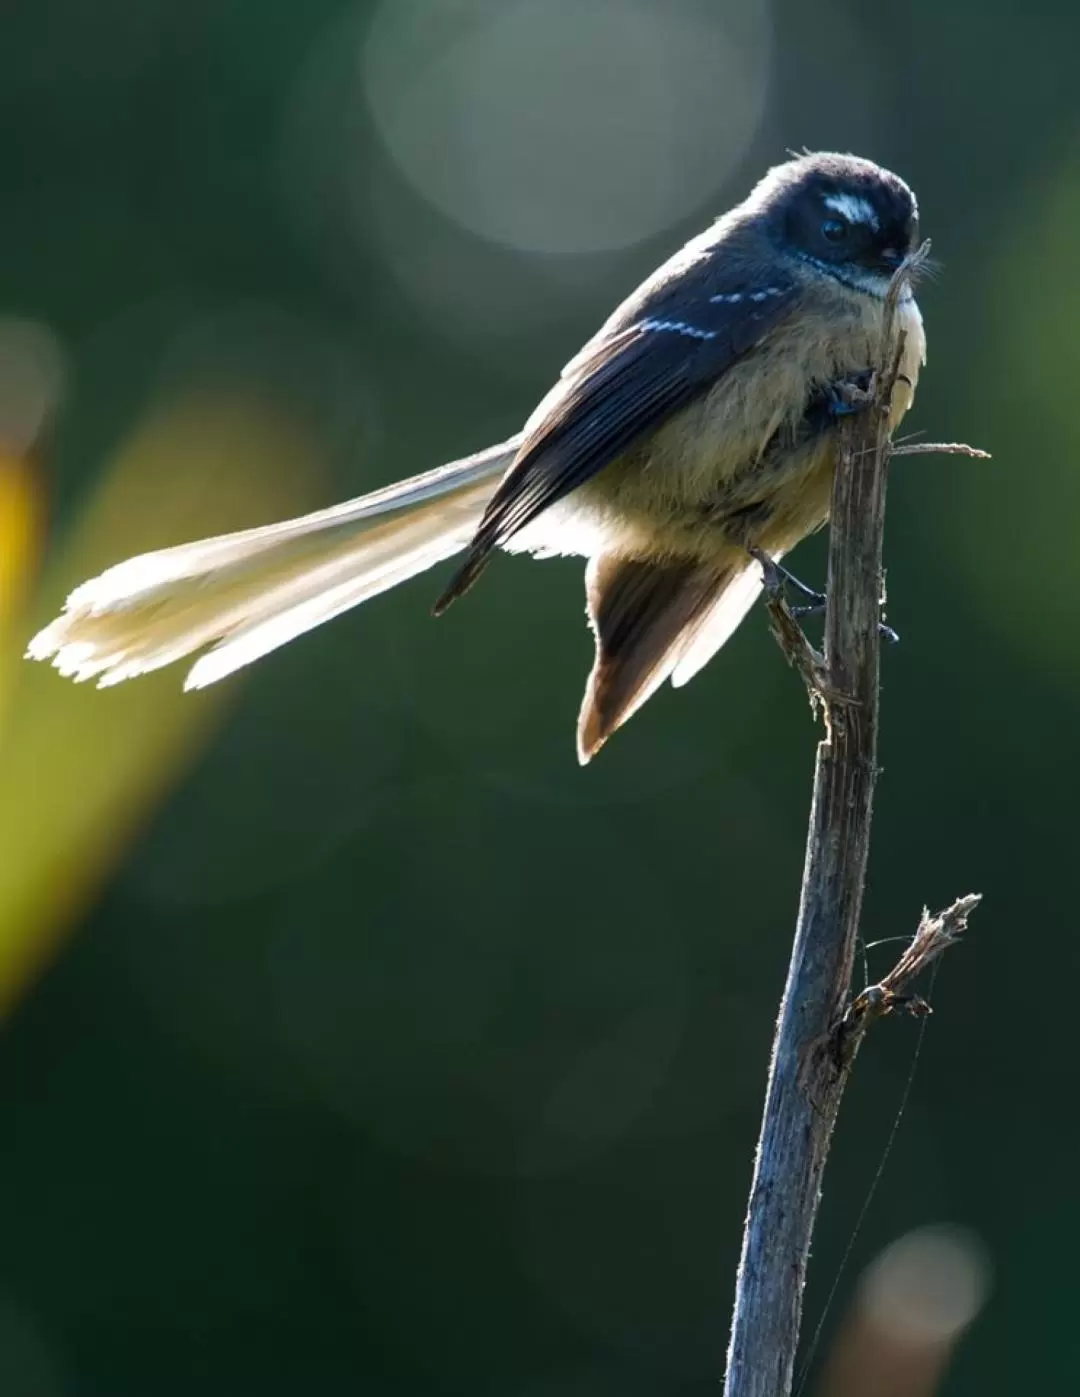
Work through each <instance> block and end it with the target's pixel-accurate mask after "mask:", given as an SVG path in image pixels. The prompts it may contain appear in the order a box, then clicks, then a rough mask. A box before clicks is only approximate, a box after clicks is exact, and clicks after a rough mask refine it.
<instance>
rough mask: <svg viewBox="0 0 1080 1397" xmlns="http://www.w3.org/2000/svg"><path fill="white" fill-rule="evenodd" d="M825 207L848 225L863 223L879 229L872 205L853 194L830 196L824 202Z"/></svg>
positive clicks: (879, 224) (879, 225) (878, 222)
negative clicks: (838, 215) (839, 215)
mask: <svg viewBox="0 0 1080 1397" xmlns="http://www.w3.org/2000/svg"><path fill="white" fill-rule="evenodd" d="M825 207H826V208H827V209H832V210H833V212H834V213H838V214H841V215H842V216H843V217H844V218H846V219H847V221H848V222H849V223H865V224H866V225H867V226H868V227H870V228H874V229H877V228H880V227H881V223H880V221H879V219H878V216H877V214H876V213H875V212H874V206H873V204H871V203H870V201H869V200H868V199H860V198H859V197H858V196H857V195H855V194H830V195H829V197H828V198H827V199H826V200H825Z"/></svg>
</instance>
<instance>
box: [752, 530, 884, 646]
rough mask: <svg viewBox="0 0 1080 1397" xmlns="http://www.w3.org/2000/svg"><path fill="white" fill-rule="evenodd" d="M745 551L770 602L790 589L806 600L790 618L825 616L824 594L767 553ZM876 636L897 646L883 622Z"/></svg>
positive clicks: (794, 607)
mask: <svg viewBox="0 0 1080 1397" xmlns="http://www.w3.org/2000/svg"><path fill="white" fill-rule="evenodd" d="M747 551H748V552H749V554H750V556H751V558H753V559H754V561H755V562H756V563H758V564H759V565H760V567H761V571H762V574H763V576H764V579H765V594H766V596H767V597H768V598H769V599H770V600H771V601H775V600H777V599H778V598H780V597H783V596H784V594H785V588H788V587H790V588H791V589H792V590H793V591H795V592H798V593H799V595H800V596H803V597H805V598H806V599H807V600H806V601H805V602H802V603H800V605H798V606H793V607H792V608H791V614H792V616H794V617H796V618H797V619H798V620H802V618H803V617H804V616H823V615H824V614H825V608H826V606H827V605H828V601H829V599H828V597H827V595H826V594H825V593H824V592H818V591H815V590H814V588H813V587H808V586H807V584H806V583H805V582H802V581H800V579H799V578H797V577H796V576H795V574H794V573H793V572H789V571H788V569H787V568H785V567H781V565H780V564H779V563H778V562H777V561H776V559H775V558H770V557H769V555H768V553H765V552H763V551H762V550H761V549H760V548H749V549H748V550H747ZM878 634H879V635H880V636H881V638H882V639H883V640H887V641H889V643H890V644H892V645H897V644H899V641H900V637H899V635H898V634H897V633H896V631H894V630H893V628H892V626H887V625H886V624H885V622H884V621H881V622H879V623H878Z"/></svg>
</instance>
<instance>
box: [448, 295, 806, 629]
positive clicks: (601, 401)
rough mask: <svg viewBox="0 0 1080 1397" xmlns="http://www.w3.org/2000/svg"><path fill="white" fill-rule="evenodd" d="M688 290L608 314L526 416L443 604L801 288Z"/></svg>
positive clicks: (714, 370)
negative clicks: (628, 315) (627, 315)
mask: <svg viewBox="0 0 1080 1397" xmlns="http://www.w3.org/2000/svg"><path fill="white" fill-rule="evenodd" d="M686 291H687V288H686V287H685V285H683V286H682V287H671V286H669V287H668V288H666V290H665V292H664V294H658V295H656V296H653V297H650V298H648V299H645V300H643V302H641V303H639V304H638V305H636V306H635V307H634V308H633V309H634V312H635V313H634V315H633V318H632V319H630V323H625V320H624V323H622V324H618V323H614V324H612V323H609V326H608V327H605V329H604V330H603V331H601V333H600V334H599V335H598V336H597V337H596V338H595V339H594V340H592V341H591V342H590V343H589V344H588V345H586V347H585V349H584V350H582V352H581V353H580V354H579V355H578V356H577V357H576V358H575V359H573V360H572V361H571V362H570V364H568V365H567V367H566V369H565V370H564V373H563V378H562V379H561V380H560V382H559V384H558V385H557V387H556V389H555V390H554V391H553V392H552V393H551V394H549V396H548V398H547V399H546V400H545V402H544V403H543V404H541V407H540V409H539V410H538V411H537V412H536V413H534V415H533V418H532V419H531V421H530V422H529V423H528V424H527V426H526V428H525V432H524V434H523V437H522V442H521V445H520V447H519V448H518V453H517V456H516V458H515V460H514V463H513V465H512V466H511V467H510V469H509V470H508V471H507V473H506V475H505V476H504V477H503V480H502V482H501V483H500V485H499V488H498V490H497V491H496V492H495V494H494V496H493V497H492V500H491V502H490V504H489V505H488V508H487V510H486V511H485V514H484V518H483V520H482V521H481V523H480V526H479V528H478V529H477V532H476V536H475V538H474V539H473V542H472V545H471V546H470V549H469V554H468V557H467V558H466V560H465V563H464V564H463V566H462V567H461V569H460V570H459V571H458V573H457V574H456V576H455V577H454V578H453V579H452V580H451V582H450V585H449V586H448V587H447V589H446V591H445V592H444V593H443V596H442V597H441V598H440V600H439V602H438V603H437V604H436V610H437V611H438V610H442V609H443V608H444V607H445V606H447V605H449V603H450V602H451V601H453V600H454V598H455V597H457V596H459V595H460V594H461V593H462V592H464V591H465V590H466V588H468V587H469V586H470V585H471V584H472V582H473V581H474V580H475V578H476V577H477V575H478V574H479V572H480V571H481V569H482V568H483V566H484V563H485V561H486V559H487V556H488V554H489V553H490V551H491V549H493V548H496V547H498V546H499V545H500V544H501V543H504V542H505V541H506V540H507V539H508V538H509V537H510V536H511V535H512V534H515V533H516V532H517V531H518V530H519V529H521V528H523V527H524V526H525V525H526V524H528V523H529V522H530V521H531V520H533V519H535V518H536V516H537V515H538V514H540V513H541V512H542V511H543V510H545V509H547V508H548V506H549V505H552V504H554V503H555V501H556V500H558V499H561V498H562V497H563V496H564V495H567V494H569V493H570V491H571V490H574V489H576V488H577V487H578V486H579V485H582V484H583V483H584V482H585V481H586V480H588V479H590V477H592V476H594V475H595V474H596V473H597V472H598V471H600V470H601V469H602V468H603V467H604V466H606V465H607V464H608V462H609V461H612V460H614V459H615V458H616V457H617V456H619V455H620V454H621V453H622V452H623V451H625V450H626V449H627V448H628V447H630V446H631V445H632V444H633V443H634V442H635V441H637V440H638V438H640V437H642V436H643V435H645V434H646V433H647V432H649V431H650V430H652V429H654V428H655V427H657V426H658V425H659V424H660V423H661V422H662V421H663V420H664V419H665V418H667V417H670V416H671V415H672V414H673V413H674V412H676V411H677V410H678V409H679V408H681V407H683V406H684V405H685V404H687V403H688V402H690V401H691V400H692V399H693V398H695V397H696V396H697V395H698V394H699V393H701V392H703V391H704V390H705V389H706V388H707V387H708V386H709V385H710V384H712V383H714V382H715V381H716V380H717V379H718V378H719V377H720V376H721V375H722V374H723V373H725V372H726V371H727V370H728V369H729V368H730V367H731V365H732V364H734V363H735V362H736V361H737V360H738V359H739V358H740V357H741V356H742V355H744V354H745V353H746V352H747V351H748V350H750V349H752V348H753V347H754V346H755V345H756V344H758V343H759V342H760V341H761V340H762V338H763V337H764V336H765V335H766V334H767V333H768V332H769V331H770V330H771V329H773V327H774V326H776V325H777V324H778V323H779V322H780V321H781V320H783V319H784V318H785V317H786V316H787V315H788V314H789V312H790V311H791V309H792V306H793V304H794V302H795V299H796V297H797V294H798V293H797V288H796V286H795V285H794V284H791V283H787V282H765V283H764V284H762V285H761V287H760V288H757V289H753V288H752V289H749V290H737V289H733V288H732V289H725V288H724V285H723V283H722V282H721V283H720V284H719V285H718V284H717V282H716V280H715V279H712V280H711V282H709V283H706V284H705V285H703V286H702V287H701V290H700V293H699V294H698V295H696V296H694V295H690V296H687V294H686Z"/></svg>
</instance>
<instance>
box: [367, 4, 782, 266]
mask: <svg viewBox="0 0 1080 1397" xmlns="http://www.w3.org/2000/svg"><path fill="white" fill-rule="evenodd" d="M768 59H769V14H768V3H767V0H732V3H730V4H727V5H724V6H717V5H715V3H712V0H682V3H680V4H679V5H671V4H668V3H664V0H463V2H462V3H457V4H453V5H449V4H444V3H438V0H383V3H382V5H381V7H380V8H379V10H378V11H377V12H376V15H375V17H374V20H373V22H372V25H371V28H370V30H369V31H368V36H367V41H366V43H365V45H364V48H363V53H362V76H363V83H364V91H365V95H366V98H367V102H368V106H369V109H370V111H371V113H372V116H373V119H374V122H375V125H376V127H377V129H378V131H379V133H380V136H381V138H382V141H383V143H384V145H385V147H386V149H387V151H388V152H389V154H390V155H391V157H392V158H393V160H394V162H395V164H396V166H397V168H398V169H399V170H400V172H401V174H402V175H403V176H404V178H405V179H406V180H407V181H408V182H409V183H410V184H411V185H412V186H413V187H414V188H415V189H416V190H417V191H418V192H419V193H421V194H422V195H423V196H424V197H425V198H426V199H428V200H429V201H430V202H431V203H433V204H434V205H435V206H436V207H438V209H439V210H440V211H441V212H442V213H443V214H444V215H445V216H447V217H448V218H450V219H452V220H453V221H454V222H456V223H458V224H459V225H461V226H462V227H464V228H467V229H468V230H470V231H471V232H473V233H475V234H478V235H480V236H482V237H485V238H488V239H490V240H492V241H494V242H498V243H501V244H503V245H506V246H509V247H513V248H516V249H520V250H524V251H531V252H541V253H569V254H582V253H590V252H599V251H605V250H611V249H614V248H620V247H627V246H630V245H632V244H634V243H637V242H640V241H641V240H643V239H645V238H648V237H651V236H655V235H656V234H657V233H659V232H661V231H662V230H663V229H664V228H666V227H668V226H670V225H671V224H673V223H675V222H677V221H678V220H679V219H681V218H684V217H686V216H687V215H688V214H690V213H691V212H692V211H693V210H694V209H696V208H697V207H699V206H700V205H701V204H702V203H703V202H704V201H705V200H707V199H708V197H709V195H710V194H711V193H712V192H713V191H714V190H715V189H716V188H717V187H718V186H719V185H720V184H721V183H722V182H723V181H724V180H725V178H726V177H727V176H728V175H729V174H730V173H731V171H732V169H733V168H734V166H735V165H736V163H737V162H738V161H739V160H740V158H741V157H742V156H743V154H744V152H745V151H746V148H747V146H748V144H749V143H750V141H751V140H752V138H753V136H754V134H755V132H756V130H757V128H758V124H759V122H760V120H761V117H762V114H763V112H764V108H765V100H766V89H767V76H768Z"/></svg>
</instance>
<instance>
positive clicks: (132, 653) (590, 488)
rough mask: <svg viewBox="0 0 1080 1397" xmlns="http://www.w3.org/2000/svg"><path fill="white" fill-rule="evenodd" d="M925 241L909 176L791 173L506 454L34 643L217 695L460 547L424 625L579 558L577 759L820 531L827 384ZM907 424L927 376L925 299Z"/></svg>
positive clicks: (899, 387) (336, 513)
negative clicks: (561, 559) (524, 575)
mask: <svg viewBox="0 0 1080 1397" xmlns="http://www.w3.org/2000/svg"><path fill="white" fill-rule="evenodd" d="M917 240H918V209H917V205H916V202H915V197H914V195H913V194H912V192H911V190H910V189H909V188H908V186H907V185H906V184H905V183H904V182H903V180H901V179H899V178H898V177H897V176H896V175H894V174H891V173H890V172H889V171H888V170H884V169H882V168H881V167H880V166H878V165H875V164H873V163H872V162H871V161H868V160H860V159H857V158H856V157H854V156H850V155H833V154H817V155H805V156H800V157H798V158H796V159H793V160H789V161H788V162H786V163H785V164H782V165H778V166H776V167H775V168H774V169H772V170H770V171H769V172H768V174H766V175H765V177H764V178H763V179H762V180H761V181H760V183H759V184H758V185H757V186H756V187H755V188H754V190H753V191H752V192H751V194H750V195H749V197H748V198H747V199H746V200H745V201H744V202H743V203H741V204H738V205H737V206H736V207H735V208H733V209H731V210H730V211H729V212H728V213H726V214H724V215H723V216H722V217H721V218H720V219H718V220H717V222H716V223H714V224H713V226H712V227H711V228H709V229H708V230H707V231H706V232H704V233H702V234H701V235H699V236H698V237H696V238H694V239H692V240H691V241H690V242H689V243H687V244H686V246H685V247H684V248H683V249H682V250H681V251H680V252H677V253H676V254H675V255H674V256H673V257H672V258H671V259H670V260H669V261H667V262H665V263H664V265H663V266H661V267H660V268H659V269H658V270H657V271H655V272H654V273H653V274H652V276H650V277H649V278H648V279H647V280H646V281H645V282H644V283H643V284H642V285H641V286H639V287H638V289H637V290H636V291H634V292H632V293H631V295H630V296H628V297H627V299H626V300H625V301H623V303H622V305H620V306H619V307H618V309H617V310H616V311H615V312H614V314H613V315H612V316H611V317H610V318H609V319H608V321H607V322H606V324H604V325H603V326H602V327H601V329H600V330H599V331H598V332H597V334H596V335H594V336H593V338H592V339H591V340H589V341H588V343H587V344H586V345H585V346H584V348H583V349H582V350H581V351H580V353H578V354H577V355H575V357H574V358H573V359H571V360H570V362H569V363H568V364H567V365H566V367H565V368H564V369H563V371H562V375H561V376H560V378H559V380H558V382H557V383H556V384H555V386H554V387H553V388H552V389H551V391H550V392H549V393H548V394H547V396H546V397H545V398H544V399H543V400H542V401H541V403H540V404H539V406H538V407H537V408H536V410H535V411H534V412H533V414H532V416H531V417H530V418H529V420H528V421H527V422H526V423H525V426H524V428H523V429H522V431H521V432H520V433H519V434H518V435H517V436H514V437H511V438H510V439H509V440H508V441H505V442H502V443H500V444H499V445H498V446H492V447H489V448H488V449H487V450H486V451H481V452H479V453H477V454H476V455H475V456H469V457H467V458H465V459H464V460H461V461H455V462H453V463H452V464H450V465H447V466H442V467H440V468H438V469H437V470H433V471H429V472H427V473H426V474H424V475H419V476H415V477H413V478H412V479H411V480H406V481H403V482H401V484H399V485H393V486H391V487H389V488H388V489H385V490H378V491H376V492H375V493H374V494H370V495H364V496H362V497H361V498H359V499H355V500H350V501H347V502H346V503H344V504H340V505H336V506H334V507H333V508H331V509H325V510H321V511H319V512H318V513H315V514H308V515H305V516H304V517H303V518H300V519H293V520H288V521H286V522H284V523H280V524H271V525H269V526H267V527H264V528H257V529H250V530H247V531H245V532H241V533H233V534H226V535H223V536H221V537H218V538H211V539H204V540H202V541H201V542H197V543H188V544H183V545H181V546H179V547H176V548H166V549H163V550H161V551H160V552H156V553H146V554H143V555H142V556H140V557H137V558H132V559H130V560H129V561H127V562H124V563H120V564H118V565H117V566H115V567H111V568H109V569H108V570H107V571H106V572H104V573H102V574H101V576H100V577H96V578H93V579H92V580H91V581H89V582H84V583H83V584H82V586H80V587H77V588H76V589H75V591H74V592H72V594H71V596H70V597H69V598H68V600H67V604H66V607H65V609H64V612H63V614H62V615H61V616H59V617H58V618H57V619H56V620H55V621H53V622H52V624H51V625H49V626H46V627H45V629H44V630H43V631H41V632H40V633H39V634H38V635H36V636H35V637H34V638H33V640H32V641H31V642H30V646H29V651H28V653H29V655H30V656H31V657H32V658H34V659H39V660H42V659H50V658H51V659H52V661H53V663H54V664H55V665H56V667H57V669H59V670H60V672H61V673H62V674H66V675H71V676H73V677H74V678H75V679H80V680H81V679H92V678H97V680H98V682H99V684H101V685H109V684H117V683H120V682H121V680H124V679H129V678H131V677H132V676H134V675H137V674H142V673H144V672H145V671H147V670H152V669H158V668H159V667H161V666H162V665H166V664H170V663H171V662H172V661H173V660H177V659H180V658H181V657H183V656H185V655H188V654H190V653H192V652H193V651H195V650H198V649H200V648H202V647H204V646H207V645H210V646H212V648H211V649H210V650H209V652H208V653H207V654H205V655H203V656H202V658H200V659H199V660H198V661H197V662H196V663H195V665H194V666H193V668H192V669H191V671H190V673H189V674H188V676H187V681H186V687H187V688H193V689H197V688H202V687H203V686H205V685H207V684H212V683H214V682H215V681H216V680H218V679H222V678H224V676H225V675H227V674H231V673H232V672H233V671H234V670H237V669H240V668H241V667H242V666H243V665H246V664H249V663H250V662H251V661H252V660H255V659H257V658H259V657H260V656H261V655H265V654H266V653H267V652H268V651H271V650H274V649H276V648H277V646H279V645H283V644H284V643H285V642H286V641H287V640H292V639H293V638H294V637H295V636H298V635H301V634H303V632H305V631H308V630H311V629H312V627H314V626H317V625H320V624H321V623H322V622H323V621H328V620H330V618H331V617H333V616H337V615H339V614H340V613H341V612H343V611H346V610H348V609H349V608H350V607H353V606H356V605H358V604H359V603H360V602H362V601H366V600H367V599H368V598H369V597H372V596H375V595H376V594H377V593H379V592H383V591H385V590H386V589H387V588H389V587H393V586H395V585H396V584H397V583H399V582H403V581H405V580H406V579H407V578H410V577H412V576H414V575H415V574H416V573H419V572H422V571H424V570H425V569H426V568H429V567H431V566H432V565H433V564H435V563H438V562H441V561H442V560H443V559H444V558H448V557H450V556H452V555H453V554H455V553H459V552H461V551H462V550H464V552H465V558H464V561H463V562H462V564H461V566H460V567H459V568H458V570H457V572H456V573H455V574H454V576H453V578H452V579H451V581H450V583H449V585H448V586H447V588H446V589H445V591H444V592H443V594H442V596H441V597H440V598H439V600H438V601H437V603H436V605H435V612H436V614H438V613H440V612H441V611H443V610H445V608H446V607H447V606H448V605H449V604H450V602H452V601H453V600H454V599H455V598H457V597H458V596H460V595H461V594H462V593H463V592H464V591H466V590H467V589H468V588H469V587H470V586H471V585H472V584H473V582H474V581H475V580H476V578H477V576H478V575H479V573H480V572H481V571H482V570H483V569H484V568H485V567H486V566H487V564H488V562H489V561H490V557H491V554H492V550H493V549H495V548H503V549H506V550H508V551H510V552H530V553H533V554H535V555H537V556H541V557H547V556H552V555H557V554H575V555H578V556H582V557H585V558H586V559H588V562H587V565H586V569H585V590H586V598H587V607H588V616H589V621H590V623H591V625H592V629H593V632H594V635H595V641H596V656H595V661H594V664H593V668H592V673H591V674H590V676H589V680H588V685H587V687H586V691H585V698H584V702H583V704H582V708H581V714H580V718H579V722H578V755H579V757H580V759H581V761H582V762H585V761H588V760H589V758H590V757H592V756H593V754H594V753H595V752H596V751H597V749H598V748H599V747H600V746H601V745H602V744H603V743H604V742H605V741H606V739H607V738H608V737H609V736H610V735H611V734H612V732H614V731H615V729H616V728H618V727H619V726H620V725H621V724H622V723H624V722H625V721H626V719H627V718H628V717H629V716H630V715H631V714H632V713H633V712H634V711H635V710H636V709H637V708H639V707H640V706H641V704H643V703H644V702H645V700H646V699H647V698H648V697H649V696H650V695H651V694H652V693H653V692H654V691H655V689H656V688H657V687H658V686H659V685H660V684H661V683H662V682H663V680H664V679H667V678H670V679H671V681H672V683H673V684H675V685H681V684H685V683H686V682H687V680H689V679H690V678H692V676H693V675H695V674H696V673H697V672H698V670H699V669H701V667H702V666H703V665H705V664H706V663H707V662H708V660H710V659H711V658H712V656H713V655H714V654H715V653H716V651H717V650H718V649H719V648H720V646H721V645H723V643H724V641H725V640H727V638H728V637H729V636H730V635H731V633H732V631H734V629H735V627H736V626H737V625H738V624H739V622H740V621H741V620H742V618H743V617H744V616H745V614H746V612H747V611H748V609H749V608H750V606H751V605H752V603H753V602H754V600H755V598H756V597H757V595H758V594H759V592H760V590H761V587H762V569H761V567H760V565H759V564H758V563H757V562H755V561H754V560H753V559H752V557H751V553H750V551H748V550H751V549H752V550H755V551H756V552H758V553H759V554H760V555H768V556H771V557H772V558H773V559H774V560H779V559H780V558H781V557H782V556H783V555H784V554H785V553H787V552H788V551H789V550H790V549H791V548H793V547H794V545H795V544H796V543H798V542H799V540H800V539H802V538H804V537H805V536H806V535H807V534H809V533H811V532H812V531H814V530H815V529H818V528H820V527H821V525H822V524H824V523H825V521H826V518H827V516H828V510H829V501H830V490H831V484H832V474H833V467H834V460H835V453H836V442H837V425H836V421H835V417H834V415H833V413H831V412H830V410H829V403H830V394H831V393H832V391H833V389H834V385H836V384H837V383H838V382H842V381H846V380H850V379H851V378H853V377H855V376H857V375H859V374H860V373H863V372H865V371H866V370H867V369H868V368H869V367H870V366H871V365H872V364H873V363H874V362H875V361H876V357H877V355H878V353H879V347H880V336H881V332H882V321H883V309H884V298H885V295H886V292H887V290H888V287H889V283H890V280H891V278H892V275H893V273H894V272H895V270H896V268H897V267H898V266H899V265H900V263H901V262H902V261H903V259H904V258H905V256H907V255H908V254H909V253H910V252H912V251H913V250H914V248H915V246H916V243H917ZM898 315H899V325H900V328H901V329H902V330H903V331H904V332H905V341H904V355H903V362H902V363H901V365H900V374H899V377H898V379H897V383H896V389H895V391H894V395H893V401H892V404H891V426H892V427H895V426H896V424H897V423H898V422H899V420H900V418H901V417H902V416H903V415H904V413H905V412H906V411H907V409H908V407H909V406H910V405H911V400H912V397H913V394H914V388H915V382H916V380H917V378H918V372H919V368H920V367H921V365H922V364H923V362H924V360H925V339H924V336H923V329H922V318H921V316H920V314H919V310H918V307H917V305H916V303H915V300H914V298H913V296H912V294H911V292H910V290H906V291H905V293H904V295H903V296H902V298H901V301H900V304H899V310H898Z"/></svg>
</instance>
